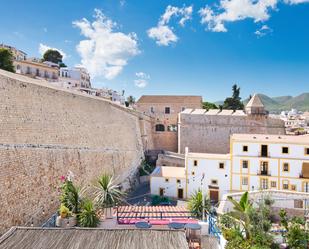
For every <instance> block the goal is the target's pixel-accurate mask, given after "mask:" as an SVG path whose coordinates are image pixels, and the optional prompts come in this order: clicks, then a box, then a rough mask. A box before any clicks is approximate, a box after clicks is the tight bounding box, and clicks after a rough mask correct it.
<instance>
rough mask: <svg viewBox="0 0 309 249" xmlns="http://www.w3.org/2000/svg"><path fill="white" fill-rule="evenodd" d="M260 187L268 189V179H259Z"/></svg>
mask: <svg viewBox="0 0 309 249" xmlns="http://www.w3.org/2000/svg"><path fill="white" fill-rule="evenodd" d="M261 189H268V179H265V178H263V179H261Z"/></svg>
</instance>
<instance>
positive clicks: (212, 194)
mask: <svg viewBox="0 0 309 249" xmlns="http://www.w3.org/2000/svg"><path fill="white" fill-rule="evenodd" d="M209 198H210V201H211V202H212V203H218V201H219V190H218V189H210V190H209Z"/></svg>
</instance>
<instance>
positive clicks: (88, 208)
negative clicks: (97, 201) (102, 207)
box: [78, 199, 100, 227]
mask: <svg viewBox="0 0 309 249" xmlns="http://www.w3.org/2000/svg"><path fill="white" fill-rule="evenodd" d="M99 223H100V219H99V218H98V216H97V214H96V211H95V209H94V206H93V203H92V201H91V200H89V199H86V200H84V202H83V205H82V208H81V212H80V214H79V216H78V224H79V225H80V226H81V227H97V226H98V224H99Z"/></svg>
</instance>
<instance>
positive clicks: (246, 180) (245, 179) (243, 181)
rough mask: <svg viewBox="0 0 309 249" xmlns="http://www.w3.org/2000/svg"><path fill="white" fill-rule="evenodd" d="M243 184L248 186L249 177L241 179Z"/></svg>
mask: <svg viewBox="0 0 309 249" xmlns="http://www.w3.org/2000/svg"><path fill="white" fill-rule="evenodd" d="M241 182H242V185H246V186H247V185H248V177H243V178H242V179H241Z"/></svg>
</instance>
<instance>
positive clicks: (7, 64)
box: [0, 48, 15, 73]
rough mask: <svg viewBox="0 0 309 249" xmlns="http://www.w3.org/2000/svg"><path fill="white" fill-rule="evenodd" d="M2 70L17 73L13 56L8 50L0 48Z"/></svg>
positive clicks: (0, 67) (0, 66)
mask: <svg viewBox="0 0 309 249" xmlns="http://www.w3.org/2000/svg"><path fill="white" fill-rule="evenodd" d="M0 69H3V70H6V71H9V72H13V73H14V72H15V69H14V65H13V54H12V53H11V51H10V50H8V49H6V48H0Z"/></svg>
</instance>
